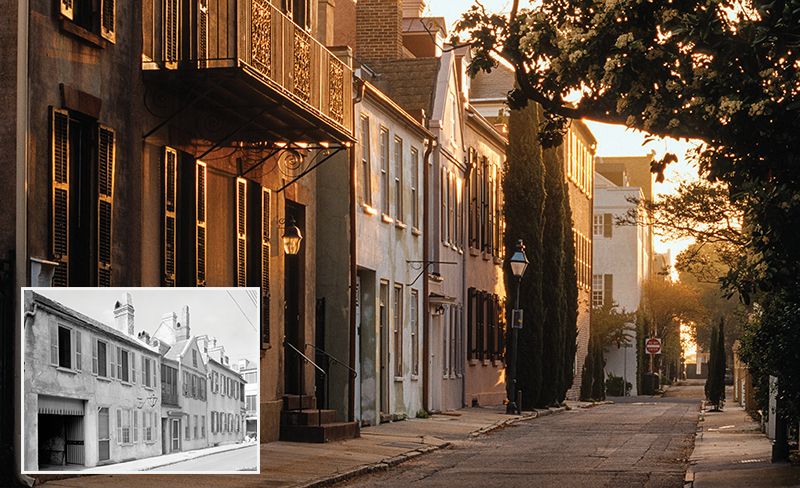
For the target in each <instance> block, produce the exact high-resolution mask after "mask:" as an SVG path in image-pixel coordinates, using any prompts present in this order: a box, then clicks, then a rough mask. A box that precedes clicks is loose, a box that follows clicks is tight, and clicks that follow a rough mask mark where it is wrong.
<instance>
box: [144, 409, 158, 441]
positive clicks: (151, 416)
mask: <svg viewBox="0 0 800 488" xmlns="http://www.w3.org/2000/svg"><path fill="white" fill-rule="evenodd" d="M155 415H156V412H154V411H147V412H144V419H143V424H144V425H143V426H142V429H143V434H142V438H143V440H144V441H145V442H152V441H153V440H154V439H153V430H154V428H153V426H154V425H155V424H156V418H155Z"/></svg>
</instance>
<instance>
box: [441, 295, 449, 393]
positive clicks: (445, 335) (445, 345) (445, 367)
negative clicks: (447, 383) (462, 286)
mask: <svg viewBox="0 0 800 488" xmlns="http://www.w3.org/2000/svg"><path fill="white" fill-rule="evenodd" d="M441 317H442V376H443V377H445V378H447V377H448V376H449V375H450V306H449V305H448V306H446V307H445V313H443V314H442V316H441Z"/></svg>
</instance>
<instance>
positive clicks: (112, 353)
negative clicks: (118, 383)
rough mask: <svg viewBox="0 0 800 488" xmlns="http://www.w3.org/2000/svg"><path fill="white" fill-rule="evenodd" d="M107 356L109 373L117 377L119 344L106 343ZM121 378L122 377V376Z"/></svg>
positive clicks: (112, 376)
mask: <svg viewBox="0 0 800 488" xmlns="http://www.w3.org/2000/svg"><path fill="white" fill-rule="evenodd" d="M106 357H107V358H108V365H109V368H108V373H109V376H110V377H111V378H116V377H117V346H115V345H113V344H106ZM120 379H121V378H120Z"/></svg>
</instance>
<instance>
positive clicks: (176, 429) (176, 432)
mask: <svg viewBox="0 0 800 488" xmlns="http://www.w3.org/2000/svg"><path fill="white" fill-rule="evenodd" d="M170 438H171V439H172V449H171V452H177V451H180V450H181V421H180V420H179V419H172V432H171V436H170Z"/></svg>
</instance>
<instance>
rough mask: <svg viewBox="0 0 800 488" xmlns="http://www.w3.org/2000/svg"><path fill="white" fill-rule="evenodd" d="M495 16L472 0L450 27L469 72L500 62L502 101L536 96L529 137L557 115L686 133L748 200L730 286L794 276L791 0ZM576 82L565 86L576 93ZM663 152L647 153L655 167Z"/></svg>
mask: <svg viewBox="0 0 800 488" xmlns="http://www.w3.org/2000/svg"><path fill="white" fill-rule="evenodd" d="M519 4H520V2H519V0H515V1H514V2H513V5H512V9H511V13H510V15H509V16H508V17H505V16H501V15H496V14H492V13H489V12H487V11H486V10H485V8H484V7H483V6H482V5H481V4H480V3H478V4H476V5H475V6H473V7H472V8H471V9H470V10H469V11H468V12H467V13H465V14H464V16H463V17H462V19H461V21H460V22H459V23H458V25H457V29H458V30H459V31H461V32H462V33H466V34H467V36H468V38H469V39H468V40H469V42H470V43H471V44H472V46H473V59H472V62H471V64H470V66H469V69H470V71H471V72H473V73H476V72H478V71H480V70H486V71H489V70H491V69H493V68H494V67H495V66H496V65H497V63H498V59H500V58H502V59H503V60H504V61H505V62H508V63H510V65H511V66H512V67H513V69H514V71H515V75H516V83H517V88H516V89H514V90H513V91H512V92H511V93H510V94H509V102H510V105H511V106H512V107H518V106H523V105H525V104H526V103H528V102H529V101H533V102H537V103H538V104H540V105H541V106H542V107H543V108H544V110H545V116H544V121H543V124H542V125H541V129H540V140H541V141H542V143H543V144H544V145H545V146H547V145H552V144H558V143H559V142H560V140H561V137H562V136H563V134H564V132H565V130H566V128H567V126H568V124H569V119H576V118H588V119H592V120H596V121H601V122H607V123H614V124H624V125H626V126H628V127H631V128H635V129H640V130H643V131H645V132H648V133H649V134H652V135H655V136H670V137H676V138H696V139H700V140H702V141H703V142H704V144H703V146H702V147H701V148H700V149H699V150H698V151H697V154H696V162H697V163H698V165H699V168H700V171H701V173H702V174H703V175H704V176H705V177H706V178H707V179H708V180H709V181H712V182H717V181H720V182H723V183H724V184H725V185H726V186H725V189H726V191H727V196H728V199H729V200H730V201H731V202H734V203H735V202H738V201H741V200H742V199H746V200H747V205H746V206H745V208H744V209H743V210H744V215H743V220H744V222H745V224H746V226H747V228H748V245H749V246H750V248H751V249H753V251H754V252H757V253H759V254H760V255H761V258H762V260H763V262H764V263H765V266H764V269H763V270H762V274H761V276H759V277H757V279H755V280H745V281H741V282H737V283H735V284H734V286H736V287H738V288H739V289H741V290H743V291H744V292H745V293H751V292H752V291H753V290H759V289H762V290H763V289H771V288H775V287H778V288H780V287H787V286H794V285H795V284H796V282H797V276H800V259H798V258H800V226H798V225H785V224H786V223H787V222H798V221H800V198H798V197H797V195H798V194H800V192H798V189H800V172H797V171H796V166H797V163H798V162H800V147H799V146H800V139H799V138H797V136H796V134H797V133H798V130H799V129H800V76H798V70H800V58H799V57H798V56H800V0H783V1H778V2H774V1H769V2H767V1H763V0H741V1H739V0H698V1H694V2H641V1H639V0H615V1H597V0H543V1H542V2H537V3H536V4H535V5H534V6H532V7H530V8H520V6H519ZM576 94H577V96H576ZM676 159H677V158H676V157H675V156H674V155H671V154H667V155H665V156H664V157H663V158H662V159H660V160H657V161H653V162H652V163H651V164H652V169H653V170H654V171H655V172H657V173H659V177H660V178H663V170H664V168H665V167H666V165H667V164H669V163H670V162H672V161H675V160H676Z"/></svg>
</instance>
